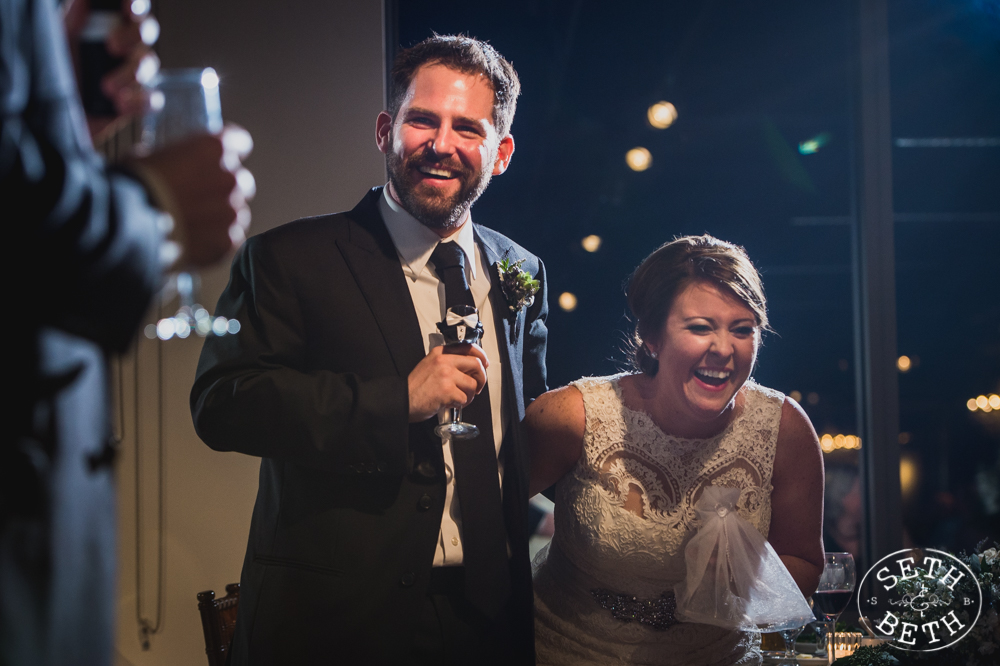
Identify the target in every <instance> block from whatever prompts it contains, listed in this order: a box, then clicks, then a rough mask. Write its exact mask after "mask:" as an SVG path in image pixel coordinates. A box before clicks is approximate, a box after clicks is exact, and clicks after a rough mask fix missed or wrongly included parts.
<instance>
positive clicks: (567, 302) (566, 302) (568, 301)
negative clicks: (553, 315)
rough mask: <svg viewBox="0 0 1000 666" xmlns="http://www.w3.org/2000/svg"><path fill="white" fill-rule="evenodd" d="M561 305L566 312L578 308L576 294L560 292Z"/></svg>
mask: <svg viewBox="0 0 1000 666" xmlns="http://www.w3.org/2000/svg"><path fill="white" fill-rule="evenodd" d="M559 307H561V308H562V309H563V310H565V311H566V312H572V311H573V310H576V296H575V295H573V294H571V293H570V292H568V291H564V292H563V293H561V294H559Z"/></svg>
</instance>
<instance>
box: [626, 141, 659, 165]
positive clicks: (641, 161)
mask: <svg viewBox="0 0 1000 666" xmlns="http://www.w3.org/2000/svg"><path fill="white" fill-rule="evenodd" d="M625 163H626V164H628V168H629V169H632V171H645V170H646V169H648V168H649V167H651V166H653V156H652V155H651V154H650V152H649V151H648V150H646V149H645V148H643V147H642V146H638V147H636V148H633V149H632V150H630V151H628V152H627V153H625Z"/></svg>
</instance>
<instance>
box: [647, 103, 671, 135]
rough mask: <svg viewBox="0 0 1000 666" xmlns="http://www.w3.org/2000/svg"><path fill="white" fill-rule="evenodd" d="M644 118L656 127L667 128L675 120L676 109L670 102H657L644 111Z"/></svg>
mask: <svg viewBox="0 0 1000 666" xmlns="http://www.w3.org/2000/svg"><path fill="white" fill-rule="evenodd" d="M646 119H647V120H649V124H650V125H652V126H653V127H655V128H656V129H667V128H668V127H670V126H671V125H673V124H674V121H675V120H677V109H676V107H674V105H673V104H671V103H670V102H657V103H656V104H654V105H653V106H651V107H649V109H648V110H647V111H646Z"/></svg>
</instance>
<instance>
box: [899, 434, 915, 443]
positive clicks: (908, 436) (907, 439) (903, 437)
mask: <svg viewBox="0 0 1000 666" xmlns="http://www.w3.org/2000/svg"><path fill="white" fill-rule="evenodd" d="M896 439H897V440H898V441H899V443H900V444H909V443H910V440H911V439H913V435H911V434H910V433H908V432H901V433H899V437H897V438H896Z"/></svg>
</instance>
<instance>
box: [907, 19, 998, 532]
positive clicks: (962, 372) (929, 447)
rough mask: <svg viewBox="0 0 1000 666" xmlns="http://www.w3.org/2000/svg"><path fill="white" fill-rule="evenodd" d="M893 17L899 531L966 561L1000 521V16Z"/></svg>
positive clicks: (995, 529) (995, 528) (995, 530)
mask: <svg viewBox="0 0 1000 666" xmlns="http://www.w3.org/2000/svg"><path fill="white" fill-rule="evenodd" d="M889 18H890V37H891V57H890V62H891V68H892V70H891V80H892V83H891V86H892V125H893V134H894V136H895V137H896V139H895V147H894V154H893V170H894V174H893V177H894V193H893V194H894V199H895V209H896V269H897V270H896V284H897V317H898V341H899V353H900V355H901V359H902V357H903V356H905V357H907V359H908V362H906V361H904V362H903V364H902V365H900V376H899V388H900V430H901V431H902V432H901V433H900V443H901V444H902V460H901V469H900V471H901V481H902V485H903V501H904V522H905V527H906V531H907V534H908V536H909V538H910V539H911V540H912V542H913V543H915V544H917V545H921V546H930V547H939V548H944V549H947V550H951V551H957V550H961V549H965V550H970V549H971V548H972V547H973V546H975V545H976V543H977V542H978V541H979V540H980V539H982V538H984V537H986V536H987V535H988V534H990V533H992V535H993V537H996V535H997V523H998V519H1000V467H998V465H1000V460H998V451H1000V410H994V409H993V407H992V406H991V405H990V404H989V397H990V396H991V395H995V394H998V393H1000V291H998V285H1000V281H998V279H997V276H998V262H1000V79H998V78H997V72H998V71H1000V49H998V45H1000V37H998V34H1000V14H998V13H997V10H996V8H995V6H994V5H993V4H992V3H976V2H957V1H955V0H943V1H939V2H930V1H928V0H921V1H919V2H911V1H909V0H894V1H893V2H890V14H889ZM979 396H982V397H983V399H982V400H980V404H978V405H977V404H976V402H975V400H976V398H977V397H979ZM970 400H972V402H971V403H970V402H969V401H970ZM994 402H996V403H997V404H998V405H1000V398H998V399H996V400H994ZM983 405H985V406H983ZM973 408H974V409H973Z"/></svg>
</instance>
